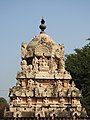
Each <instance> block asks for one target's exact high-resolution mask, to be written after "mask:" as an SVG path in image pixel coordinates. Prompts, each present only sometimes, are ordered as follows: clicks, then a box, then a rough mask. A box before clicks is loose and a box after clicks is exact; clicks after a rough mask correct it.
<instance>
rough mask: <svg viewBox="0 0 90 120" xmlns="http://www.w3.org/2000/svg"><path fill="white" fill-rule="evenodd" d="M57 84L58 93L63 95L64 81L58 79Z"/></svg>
mask: <svg viewBox="0 0 90 120" xmlns="http://www.w3.org/2000/svg"><path fill="white" fill-rule="evenodd" d="M56 85H57V92H58V94H59V96H61V95H62V88H63V87H62V81H60V80H58V81H57V82H56Z"/></svg>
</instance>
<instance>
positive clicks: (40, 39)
mask: <svg viewBox="0 0 90 120" xmlns="http://www.w3.org/2000/svg"><path fill="white" fill-rule="evenodd" d="M44 43H46V44H54V41H53V39H52V38H51V37H50V36H49V35H47V34H45V33H40V34H39V35H37V36H35V37H34V38H33V39H32V41H30V43H29V44H28V46H27V47H35V46H37V45H39V44H44Z"/></svg>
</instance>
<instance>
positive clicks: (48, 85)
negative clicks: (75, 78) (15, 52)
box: [5, 32, 86, 117]
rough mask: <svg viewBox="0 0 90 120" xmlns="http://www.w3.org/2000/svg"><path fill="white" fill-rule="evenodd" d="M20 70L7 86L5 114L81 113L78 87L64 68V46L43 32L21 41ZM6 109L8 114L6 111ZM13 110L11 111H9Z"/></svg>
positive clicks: (58, 114) (60, 114)
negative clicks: (14, 83)
mask: <svg viewBox="0 0 90 120" xmlns="http://www.w3.org/2000/svg"><path fill="white" fill-rule="evenodd" d="M21 57H22V60H21V64H20V65H21V71H19V72H18V73H17V77H16V79H17V83H16V86H14V87H12V88H11V89H10V90H9V97H10V111H6V113H5V114H6V116H8V117H9V116H11V115H12V116H13V117H17V116H18V117H29V116H30V117H33V116H35V117H37V116H38V115H40V116H41V117H45V116H53V114H55V115H56V116H58V117H60V116H70V115H71V113H72V115H73V116H74V115H75V114H77V115H78V116H80V115H81V113H85V114H86V111H85V109H83V108H82V106H81V103H80V97H81V94H80V91H79V90H78V89H77V88H76V87H75V84H74V82H72V83H71V84H70V81H71V80H72V77H71V75H70V73H69V72H67V71H66V70H65V62H64V46H63V45H58V44H56V43H55V42H54V41H53V40H52V38H51V37H50V36H48V35H46V34H45V33H44V32H40V34H39V35H37V36H35V37H34V38H33V39H32V40H31V42H30V43H29V44H27V43H22V45H21ZM9 113H10V114H9ZM12 113H13V114H12Z"/></svg>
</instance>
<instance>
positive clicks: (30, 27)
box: [0, 0, 90, 99]
mask: <svg viewBox="0 0 90 120" xmlns="http://www.w3.org/2000/svg"><path fill="white" fill-rule="evenodd" d="M42 16H43V17H44V19H45V21H46V25H47V29H46V30H45V32H46V34H48V35H50V36H51V37H52V38H53V39H54V41H55V42H56V43H59V44H64V46H65V54H70V53H73V52H74V49H75V48H81V47H83V46H84V45H85V44H87V41H86V39H87V38H88V37H90V0H0V97H4V98H6V99H9V98H8V92H9V88H11V87H13V86H15V84H16V74H17V72H18V71H20V62H21V43H22V42H27V43H29V41H31V39H32V38H33V37H34V36H36V35H37V34H39V32H40V30H39V27H38V26H39V25H40V21H41V18H42Z"/></svg>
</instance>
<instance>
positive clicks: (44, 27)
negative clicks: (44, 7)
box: [39, 18, 46, 33]
mask: <svg viewBox="0 0 90 120" xmlns="http://www.w3.org/2000/svg"><path fill="white" fill-rule="evenodd" d="M39 28H40V29H41V32H40V33H44V30H45V29H46V25H45V20H44V19H43V18H42V19H41V25H40V26H39Z"/></svg>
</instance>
